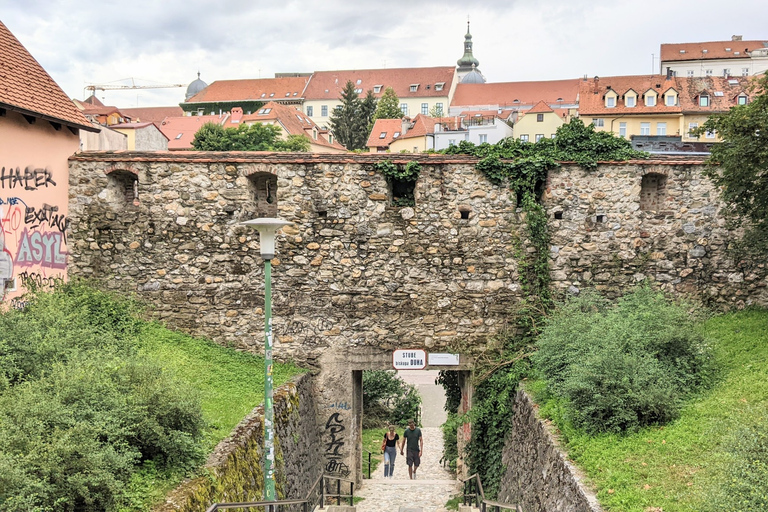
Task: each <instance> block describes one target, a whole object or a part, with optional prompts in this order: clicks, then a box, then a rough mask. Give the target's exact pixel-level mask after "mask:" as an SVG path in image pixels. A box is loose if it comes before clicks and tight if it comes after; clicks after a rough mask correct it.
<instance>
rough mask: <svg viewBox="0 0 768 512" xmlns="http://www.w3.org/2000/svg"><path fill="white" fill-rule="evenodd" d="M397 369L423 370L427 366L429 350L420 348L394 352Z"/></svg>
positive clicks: (393, 359)
mask: <svg viewBox="0 0 768 512" xmlns="http://www.w3.org/2000/svg"><path fill="white" fill-rule="evenodd" d="M392 367H393V368H394V369H395V370H423V369H424V368H426V367H427V352H426V351H424V350H420V349H404V350H395V351H394V352H392Z"/></svg>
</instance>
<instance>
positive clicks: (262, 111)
mask: <svg viewBox="0 0 768 512" xmlns="http://www.w3.org/2000/svg"><path fill="white" fill-rule="evenodd" d="M270 112H272V109H271V108H262V109H261V110H259V115H262V116H263V115H266V114H269V113H270Z"/></svg>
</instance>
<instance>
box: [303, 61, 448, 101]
mask: <svg viewBox="0 0 768 512" xmlns="http://www.w3.org/2000/svg"><path fill="white" fill-rule="evenodd" d="M455 76H456V68H454V67H453V66H448V67H435V68H394V69H358V70H348V71H316V72H315V73H314V74H313V75H312V78H311V79H310V80H309V84H308V85H307V88H306V90H305V91H304V97H305V99H307V100H322V99H329V100H338V99H339V96H341V92H342V91H343V90H344V86H346V85H347V81H351V82H352V83H353V84H354V85H355V88H356V89H360V90H361V92H360V93H359V94H360V96H361V97H363V96H365V95H366V93H367V92H368V90H373V92H374V96H376V97H377V98H378V97H381V95H382V94H384V91H385V90H386V89H387V87H391V88H392V89H394V90H395V94H397V97H398V98H400V99H407V98H423V97H440V96H448V93H449V92H450V90H451V86H452V84H453V80H454V78H455ZM440 84H442V86H441V85H440ZM412 85H416V86H417V87H416V91H415V92H411V86H412ZM436 85H437V87H436ZM377 86H381V87H380V89H379V92H376V87H377Z"/></svg>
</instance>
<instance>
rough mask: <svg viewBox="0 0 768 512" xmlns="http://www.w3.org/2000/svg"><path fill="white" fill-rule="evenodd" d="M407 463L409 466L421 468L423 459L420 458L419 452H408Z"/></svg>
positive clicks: (406, 453) (406, 454)
mask: <svg viewBox="0 0 768 512" xmlns="http://www.w3.org/2000/svg"><path fill="white" fill-rule="evenodd" d="M405 463H406V464H408V465H409V466H416V467H419V465H420V464H421V457H419V450H406V452H405Z"/></svg>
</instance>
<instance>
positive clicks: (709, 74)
mask: <svg viewBox="0 0 768 512" xmlns="http://www.w3.org/2000/svg"><path fill="white" fill-rule="evenodd" d="M704 75H705V76H712V70H711V69H707V70H706V71H704Z"/></svg>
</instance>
